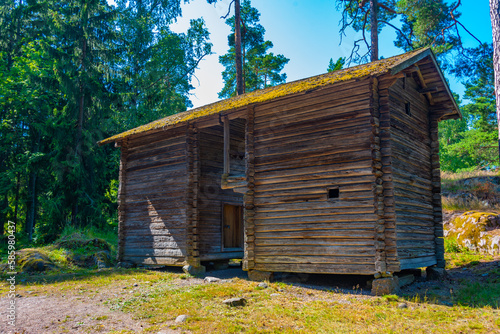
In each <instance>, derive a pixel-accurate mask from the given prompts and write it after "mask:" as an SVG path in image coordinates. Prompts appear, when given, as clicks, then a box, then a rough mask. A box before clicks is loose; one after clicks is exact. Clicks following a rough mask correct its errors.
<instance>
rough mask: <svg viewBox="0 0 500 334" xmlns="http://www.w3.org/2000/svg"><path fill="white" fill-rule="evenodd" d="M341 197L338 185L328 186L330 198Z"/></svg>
mask: <svg viewBox="0 0 500 334" xmlns="http://www.w3.org/2000/svg"><path fill="white" fill-rule="evenodd" d="M339 197H340V190H339V188H338V187H335V188H328V199H338V198H339Z"/></svg>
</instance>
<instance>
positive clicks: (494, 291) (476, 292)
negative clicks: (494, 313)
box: [456, 282, 500, 309]
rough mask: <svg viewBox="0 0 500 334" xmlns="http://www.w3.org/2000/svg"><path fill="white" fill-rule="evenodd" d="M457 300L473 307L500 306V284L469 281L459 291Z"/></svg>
mask: <svg viewBox="0 0 500 334" xmlns="http://www.w3.org/2000/svg"><path fill="white" fill-rule="evenodd" d="M456 301H457V302H458V303H460V304H462V305H467V306H471V307H484V306H489V307H492V308H496V309H498V308H500V284H498V282H491V283H489V282H487V283H483V282H482V283H480V282H473V283H468V284H466V285H465V286H464V287H462V288H461V289H459V290H458V291H457V294H456Z"/></svg>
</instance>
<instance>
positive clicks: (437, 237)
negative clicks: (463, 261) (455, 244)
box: [429, 110, 446, 268]
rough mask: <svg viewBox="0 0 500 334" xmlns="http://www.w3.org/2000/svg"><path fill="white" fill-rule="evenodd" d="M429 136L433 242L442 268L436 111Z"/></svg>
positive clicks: (443, 262)
mask: <svg viewBox="0 0 500 334" xmlns="http://www.w3.org/2000/svg"><path fill="white" fill-rule="evenodd" d="M430 115H431V116H430V120H429V136H430V138H431V173H432V175H431V181H432V207H433V208H432V209H433V215H434V244H435V252H436V261H437V263H436V265H437V267H439V268H444V267H445V265H446V261H445V259H444V233H443V207H442V204H441V168H440V164H439V139H438V122H439V117H440V116H441V115H439V114H438V113H435V112H432V110H431V111H430Z"/></svg>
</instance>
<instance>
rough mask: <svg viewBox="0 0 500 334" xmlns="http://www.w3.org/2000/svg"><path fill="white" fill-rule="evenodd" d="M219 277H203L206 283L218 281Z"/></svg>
mask: <svg viewBox="0 0 500 334" xmlns="http://www.w3.org/2000/svg"><path fill="white" fill-rule="evenodd" d="M220 280H221V279H220V278H217V277H212V276H207V277H205V282H208V283H214V282H219V281H220Z"/></svg>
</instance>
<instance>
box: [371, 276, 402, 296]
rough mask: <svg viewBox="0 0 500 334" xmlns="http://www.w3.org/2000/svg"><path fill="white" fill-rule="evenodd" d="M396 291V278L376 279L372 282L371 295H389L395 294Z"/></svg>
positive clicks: (397, 281) (397, 289) (397, 287)
mask: <svg viewBox="0 0 500 334" xmlns="http://www.w3.org/2000/svg"><path fill="white" fill-rule="evenodd" d="M398 291H399V278H398V277H397V276H394V277H384V278H377V279H375V280H373V282H372V295H375V296H383V295H391V294H395V293H397V292H398Z"/></svg>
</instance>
